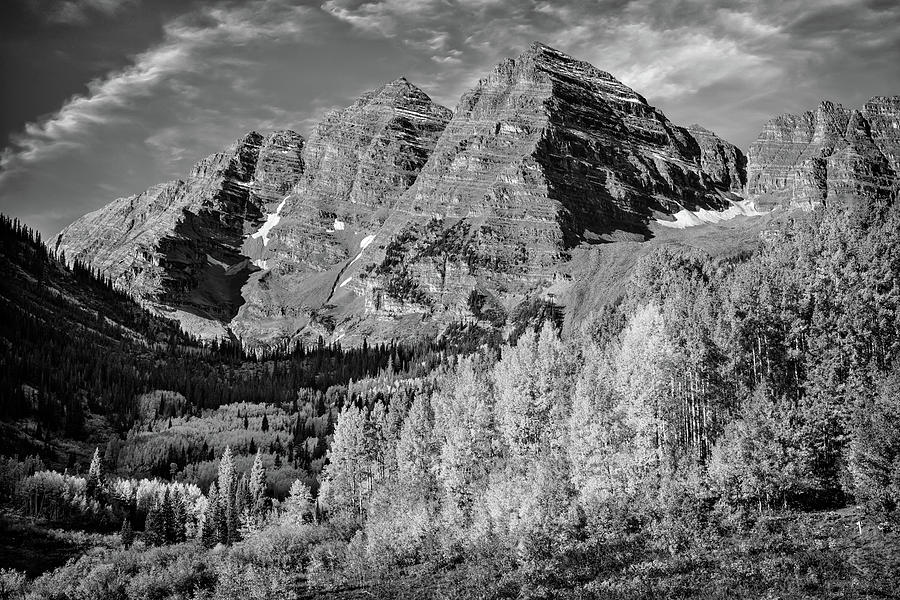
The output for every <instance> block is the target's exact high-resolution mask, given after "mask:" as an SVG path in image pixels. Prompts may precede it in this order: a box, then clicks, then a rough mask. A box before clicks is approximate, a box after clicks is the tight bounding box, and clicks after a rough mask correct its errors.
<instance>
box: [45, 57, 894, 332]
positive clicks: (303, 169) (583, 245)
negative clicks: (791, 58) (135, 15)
mask: <svg viewBox="0 0 900 600" xmlns="http://www.w3.org/2000/svg"><path fill="white" fill-rule="evenodd" d="M898 114H900V97H893V98H875V99H873V100H872V101H870V102H869V103H867V104H866V106H865V107H864V108H863V109H862V110H848V109H844V108H842V107H840V106H836V105H833V104H831V103H823V104H822V105H821V106H820V107H819V108H818V109H817V110H816V111H813V112H808V113H805V114H803V115H800V116H791V115H785V116H783V117H779V118H777V119H773V120H772V121H770V122H769V123H768V124H767V125H766V127H765V129H764V131H763V132H762V133H761V134H760V136H759V139H757V141H756V142H754V144H753V145H752V146H751V148H750V152H749V156H748V157H745V156H744V154H743V153H742V152H741V151H740V150H739V149H738V148H736V147H735V146H733V145H732V144H729V143H728V142H726V141H724V140H722V139H721V138H719V137H718V136H716V135H715V134H714V133H712V132H711V131H709V130H707V129H704V128H703V127H700V126H699V125H692V126H690V127H687V128H685V127H680V126H678V125H676V124H674V123H672V122H671V121H669V120H668V119H667V118H666V116H665V115H664V114H662V112H660V111H659V110H657V109H656V108H654V107H652V106H650V105H649V104H648V103H647V101H646V100H645V99H644V98H643V97H642V96H641V95H639V94H638V93H636V92H635V91H634V90H632V89H630V88H628V87H627V86H625V85H624V84H622V83H621V82H619V81H618V80H616V79H615V78H614V77H613V76H612V75H610V74H609V73H606V72H603V71H601V70H599V69H597V68H595V67H593V66H592V65H590V64H588V63H585V62H582V61H578V60H576V59H574V58H572V57H570V56H567V55H565V54H563V53H561V52H558V51H556V50H554V49H552V48H549V47H547V46H544V45H542V44H537V43H536V44H534V45H532V46H531V47H530V48H529V49H528V50H526V51H525V52H524V53H523V54H522V55H521V56H519V57H517V58H515V59H509V60H506V61H503V62H502V63H500V64H499V65H498V66H497V67H496V68H495V69H494V70H493V71H492V72H491V73H490V74H489V75H488V76H487V77H485V78H484V79H482V80H481V81H479V82H478V84H477V85H476V86H475V87H474V88H473V89H472V90H470V91H468V92H466V93H465V94H463V96H462V98H461V99H460V101H459V104H458V106H457V108H456V110H455V111H454V112H452V113H451V111H449V110H447V109H446V108H443V107H441V106H439V105H437V104H435V103H434V102H432V100H431V99H430V98H429V97H428V96H427V95H426V94H425V93H424V92H422V90H420V89H419V88H417V87H416V86H414V85H412V84H411V83H410V82H408V81H406V80H405V79H403V78H401V79H398V80H396V81H393V82H391V83H388V84H387V85H384V86H382V87H381V88H379V89H377V90H374V91H372V92H368V93H366V94H364V95H363V96H361V97H360V98H359V99H358V100H357V101H356V102H354V103H353V104H352V105H351V106H349V107H347V108H345V109H343V110H340V111H335V112H333V113H331V114H329V115H328V116H327V117H326V118H325V119H324V120H323V121H322V123H320V124H319V125H318V126H317V127H316V129H315V131H314V132H313V134H312V135H311V136H310V139H309V140H308V141H307V142H306V143H304V140H303V139H302V138H301V137H300V136H299V135H298V134H296V133H293V132H289V131H282V132H276V133H273V134H271V135H269V136H265V137H264V136H261V135H259V134H256V133H251V134H248V135H247V136H245V137H244V138H242V139H241V140H238V142H237V143H236V144H235V145H234V146H232V147H231V148H230V149H229V150H227V151H226V152H224V153H220V154H214V155H212V156H211V157H209V158H207V159H205V160H203V161H201V162H200V163H198V165H197V166H196V167H195V168H194V169H193V170H192V172H191V174H190V175H189V177H188V178H187V179H185V180H184V181H174V182H170V183H167V184H162V185H159V186H155V187H153V188H151V189H150V190H148V191H146V192H144V193H143V194H140V195H137V196H132V197H129V198H123V199H119V200H116V201H115V202H113V203H111V204H110V205H108V206H106V207H104V208H102V209H100V210H99V211H96V212H94V213H91V214H88V215H86V216H84V217H82V218H81V219H79V220H78V221H76V222H75V223H73V224H72V225H71V226H69V227H68V228H66V229H65V230H64V231H63V232H62V233H61V234H60V235H59V237H58V239H57V241H56V245H57V248H58V249H60V250H64V251H65V252H66V254H67V256H69V257H71V258H79V259H80V260H82V261H85V262H88V263H90V264H91V265H92V266H93V267H94V268H96V269H98V270H100V271H101V272H103V273H104V274H106V275H108V276H110V277H111V278H112V279H113V280H114V281H115V282H116V284H117V285H119V286H120V287H122V288H124V289H126V290H128V291H129V292H130V293H131V294H132V295H134V296H136V297H138V298H141V299H143V300H145V301H146V302H148V303H150V304H151V305H152V306H154V307H156V308H157V309H158V310H161V311H169V312H173V313H174V314H175V316H177V317H178V318H179V319H180V320H181V321H182V323H183V324H184V325H185V326H186V327H187V328H188V329H189V330H191V331H193V332H194V333H200V334H201V335H206V336H221V335H234V336H236V337H238V338H240V339H241V340H243V341H244V342H245V343H246V344H248V345H251V346H253V345H255V346H268V345H271V344H275V343H281V342H285V341H297V340H305V341H311V340H315V339H316V338H317V337H318V336H320V335H321V336H322V337H323V338H325V339H326V340H332V341H334V340H342V341H343V343H351V344H352V343H359V342H361V341H362V340H363V339H364V338H368V339H370V340H382V339H389V338H394V337H396V338H403V337H416V336H421V335H432V334H436V333H438V332H440V331H441V330H442V329H443V328H444V327H446V326H448V325H449V324H452V323H458V322H461V321H462V322H469V323H472V322H476V323H478V324H479V325H481V326H483V327H486V328H495V329H499V330H501V331H503V330H504V329H505V328H508V327H510V316H511V315H512V314H514V313H515V312H516V311H518V310H520V308H521V307H522V306H527V305H530V304H529V303H533V302H534V301H535V300H536V299H541V298H544V299H546V298H556V299H557V300H556V301H557V302H559V303H560V304H562V305H565V306H567V308H564V310H565V311H566V314H567V315H569V318H570V319H575V318H577V316H578V315H583V314H586V313H587V312H588V309H587V308H585V305H586V304H590V303H591V302H599V301H600V300H601V299H602V298H606V296H610V295H611V294H614V292H615V290H616V289H620V287H621V285H622V282H623V281H624V280H625V278H627V274H628V272H629V268H630V266H629V265H633V263H634V261H635V260H636V257H638V256H640V255H641V254H644V253H646V252H648V251H649V250H647V248H651V247H653V246H654V244H671V243H690V244H691V245H694V246H697V245H700V246H703V247H705V246H704V244H706V245H707V246H708V247H709V248H711V249H714V250H715V251H721V249H722V248H724V247H726V246H727V244H725V243H723V240H728V241H730V242H732V243H738V242H735V240H749V239H751V238H753V239H755V238H754V235H755V234H754V235H751V234H750V233H748V232H752V230H753V229H754V228H756V227H757V226H758V222H759V221H758V220H757V221H753V222H752V223H750V224H747V223H746V217H747V216H748V215H749V216H752V215H760V214H762V212H760V210H758V206H760V207H768V208H772V207H784V208H795V207H806V206H814V205H816V204H820V203H823V202H826V201H827V199H830V198H837V197H841V196H846V195H859V194H864V195H876V196H884V195H887V194H891V193H894V194H896V190H897V185H898V183H897V182H898V172H900V166H898V157H900V142H898V127H900V124H898V122H900V117H898ZM735 217H740V218H735ZM726 220H728V224H727V225H725V224H724V223H725V221H726ZM698 224H699V225H704V224H712V225H710V226H709V228H710V230H709V231H710V232H709V233H708V234H703V235H700V236H698V235H693V234H689V233H687V232H685V231H684V229H685V228H687V227H692V226H694V225H698ZM716 228H718V229H716ZM691 236H692V237H691ZM688 237H690V240H691V241H690V242H683V241H684V240H686V239H688ZM741 243H743V242H741ZM748 243H749V242H748ZM585 282H588V283H585ZM588 288H590V289H588ZM600 288H603V289H604V290H607V291H609V293H608V294H606V296H603V294H599V292H596V291H595V290H596V289H600ZM598 294H599V295H598ZM601 297H602V298H601ZM609 299H610V298H606V300H609ZM604 301H605V300H604ZM573 307H574V308H573Z"/></svg>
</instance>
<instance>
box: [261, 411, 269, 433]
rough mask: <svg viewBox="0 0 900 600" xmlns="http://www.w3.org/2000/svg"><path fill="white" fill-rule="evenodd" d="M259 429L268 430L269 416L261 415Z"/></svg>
mask: <svg viewBox="0 0 900 600" xmlns="http://www.w3.org/2000/svg"><path fill="white" fill-rule="evenodd" d="M260 429H261V430H262V431H268V430H269V417H268V416H267V415H263V418H262V425H260Z"/></svg>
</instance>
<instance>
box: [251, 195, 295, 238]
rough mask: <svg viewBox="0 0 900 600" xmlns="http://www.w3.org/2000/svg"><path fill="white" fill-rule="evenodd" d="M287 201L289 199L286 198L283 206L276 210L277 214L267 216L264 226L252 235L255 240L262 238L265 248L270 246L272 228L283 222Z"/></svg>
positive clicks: (280, 205) (282, 203)
mask: <svg viewBox="0 0 900 600" xmlns="http://www.w3.org/2000/svg"><path fill="white" fill-rule="evenodd" d="M287 199H288V197H287V196H285V197H284V199H283V200H282V201H281V204H279V205H278V208H276V209H275V212H274V213H269V214H268V215H266V222H265V223H263V224H262V227H260V228H259V231H257V232H256V233H254V234H252V235H251V236H250V237H252V238H254V239H255V238H262V241H263V246H268V245H269V232H270V231H272V228H273V227H275V226H276V225H278V222H279V221H280V220H281V209H282V208H284V203H285V202H287Z"/></svg>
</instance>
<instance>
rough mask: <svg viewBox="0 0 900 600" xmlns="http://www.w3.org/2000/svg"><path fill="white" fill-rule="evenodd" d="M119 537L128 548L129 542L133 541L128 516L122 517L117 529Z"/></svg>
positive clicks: (132, 532) (132, 530) (132, 531)
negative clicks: (120, 526)
mask: <svg viewBox="0 0 900 600" xmlns="http://www.w3.org/2000/svg"><path fill="white" fill-rule="evenodd" d="M119 539H120V540H121V541H122V545H123V546H125V547H126V548H130V547H131V544H132V543H133V542H134V529H132V527H131V519H129V518H128V517H125V518H124V519H122V528H121V529H120V530H119Z"/></svg>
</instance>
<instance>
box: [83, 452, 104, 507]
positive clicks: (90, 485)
mask: <svg viewBox="0 0 900 600" xmlns="http://www.w3.org/2000/svg"><path fill="white" fill-rule="evenodd" d="M102 486H103V464H102V462H101V460H100V448H99V447H98V448H96V449H95V450H94V457H93V458H92V459H91V466H90V467H89V468H88V475H87V490H86V491H87V494H88V496H89V497H91V498H96V497H97V495H98V494H99V493H100V491H101V489H102Z"/></svg>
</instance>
